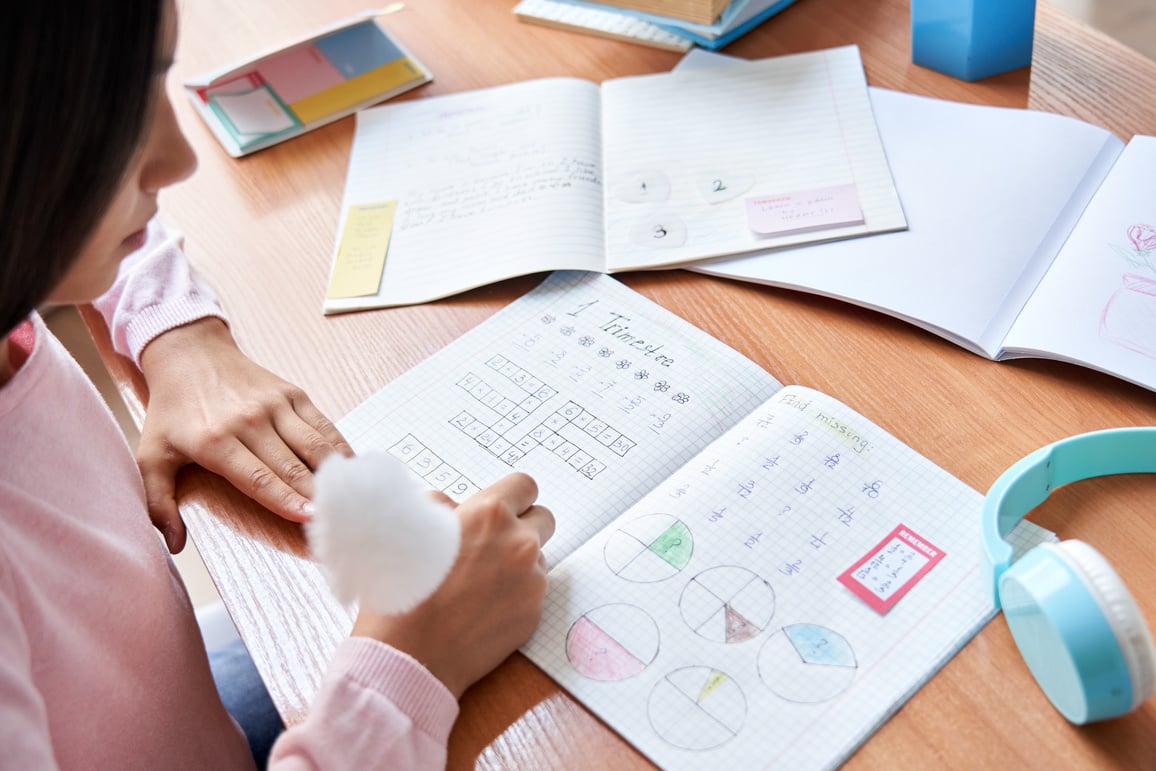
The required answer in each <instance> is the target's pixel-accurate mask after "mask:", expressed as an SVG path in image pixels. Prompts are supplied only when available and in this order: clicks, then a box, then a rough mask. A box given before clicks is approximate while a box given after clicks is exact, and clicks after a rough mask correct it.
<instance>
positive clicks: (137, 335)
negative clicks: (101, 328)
mask: <svg viewBox="0 0 1156 771" xmlns="http://www.w3.org/2000/svg"><path fill="white" fill-rule="evenodd" d="M182 243H183V239H182V238H181V236H180V235H178V234H177V233H175V232H173V231H171V230H169V229H168V228H166V227H165V226H164V225H162V224H161V223H160V221H159V220H158V219H156V218H155V217H154V218H153V220H152V221H151V222H149V225H148V238H147V239H146V241H145V244H144V246H142V247H141V248H140V249H138V250H137V251H135V252H133V253H132V254H131V255H129V256H128V257H127V258H126V259H125V260H124V262H122V263H121V265H120V272H119V273H118V275H117V278H116V282H115V283H114V284H113V285H112V287H111V288H109V290H108V291H107V292H105V293H104V294H103V295H102V296H100V297H98V298H97V299H96V300H95V301H94V302H93V306H94V307H95V308H96V309H97V310H98V311H99V312H100V314H101V315H102V316H103V317H104V320H105V323H106V324H108V329H109V333H110V334H111V336H112V343H113V346H114V347H115V348H116V351H117V353H119V354H121V355H122V356H127V357H129V358H130V359H132V360H133V361H134V362H135V363H136V365H137V366H138V367H139V366H140V355H141V352H142V351H144V349H145V346H147V345H148V344H149V343H150V342H152V340H153V338H155V337H157V336H158V335H160V334H162V333H164V332H167V331H168V330H170V329H173V328H175V327H179V326H182V325H184V324H188V323H190V322H193V321H196V320H198V319H203V318H206V317H208V316H215V317H217V318H220V319H222V320H224V318H225V317H224V314H223V313H222V312H221V307H220V305H219V304H218V303H217V298H216V295H214V294H213V291H212V290H211V289H209V287H208V286H207V285H206V284H205V283H204V281H203V280H202V279H201V278H200V277H199V276H198V275H197V274H196V273H195V272H194V271H193V269H192V267H191V266H190V265H189V263H188V260H186V259H185V255H184V251H183V249H182Z"/></svg>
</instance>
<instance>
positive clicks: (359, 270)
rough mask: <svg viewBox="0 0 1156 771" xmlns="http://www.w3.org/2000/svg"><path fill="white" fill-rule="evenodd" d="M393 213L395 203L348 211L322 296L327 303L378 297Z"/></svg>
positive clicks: (354, 207) (385, 202)
mask: <svg viewBox="0 0 1156 771" xmlns="http://www.w3.org/2000/svg"><path fill="white" fill-rule="evenodd" d="M396 212H397V201H383V202H381V203H363V204H354V205H353V206H350V207H349V211H348V212H347V213H346V215H345V225H344V227H342V229H341V239H340V242H339V244H338V247H337V256H336V257H335V258H334V260H333V273H332V275H330V277H329V291H328V292H326V293H325V296H326V297H327V298H328V299H330V300H338V299H341V298H343V297H364V296H366V295H372V294H377V291H378V289H380V288H381V274H382V271H384V270H385V255H386V252H388V251H389V238H390V234H391V233H392V232H393V217H394V214H395V213H396Z"/></svg>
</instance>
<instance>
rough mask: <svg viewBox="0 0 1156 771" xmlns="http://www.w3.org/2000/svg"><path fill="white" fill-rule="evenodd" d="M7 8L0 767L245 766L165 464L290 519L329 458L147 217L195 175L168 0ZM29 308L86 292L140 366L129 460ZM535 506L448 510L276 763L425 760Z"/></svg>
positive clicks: (493, 645) (483, 500) (537, 567)
mask: <svg viewBox="0 0 1156 771" xmlns="http://www.w3.org/2000/svg"><path fill="white" fill-rule="evenodd" d="M4 5H5V8H4V10H3V11H0V104H3V105H4V109H5V128H4V133H3V135H2V136H0V217H3V226H2V227H0V335H2V337H0V457H2V459H3V460H2V464H0V714H2V716H3V717H2V719H0V747H3V752H2V753H0V767H10V768H20V769H27V768H37V769H46V768H57V767H59V768H73V767H83V768H118V769H121V768H134V767H142V768H181V767H188V768H197V769H206V768H212V769H227V768H247V767H252V766H253V764H254V752H253V751H251V750H250V747H249V746H248V745H247V744H246V738H245V734H244V733H243V732H242V730H240V728H239V727H238V724H237V722H235V721H234V719H233V718H232V717H231V716H230V714H229V713H228V712H227V711H226V708H225V706H224V705H223V704H222V702H221V699H220V697H219V695H218V692H217V690H216V688H215V687H214V684H213V677H212V673H211V672H210V666H209V662H208V658H207V656H206V652H205V650H204V646H203V643H202V642H201V637H200V634H199V631H198V629H197V626H196V622H195V619H194V616H193V613H192V609H191V607H190V604H189V601H188V597H187V594H186V592H185V589H184V586H183V584H182V583H181V581H180V578H179V576H178V574H177V573H176V571H175V568H174V567H173V564H172V561H171V559H170V558H169V556H168V554H167V553H166V551H165V548H164V546H163V545H162V542H161V540H160V539H158V538H157V537H155V534H154V532H153V526H155V528H156V529H157V530H159V531H160V532H161V534H162V535H163V538H164V542H165V543H167V546H168V549H169V550H170V551H173V552H176V551H179V550H180V549H181V548H182V546H183V544H184V540H185V534H184V527H183V525H182V524H181V521H180V517H179V515H178V513H177V505H176V500H175V489H176V486H175V478H176V474H177V471H178V470H179V468H180V467H181V466H182V465H184V464H187V463H199V464H201V465H202V466H205V467H206V468H208V469H210V470H213V471H215V472H217V473H219V474H221V475H222V476H224V477H226V478H227V479H229V480H231V481H232V482H233V483H234V484H235V485H237V487H238V488H239V489H241V490H243V491H244V492H246V493H247V494H249V495H250V496H252V497H253V498H254V499H255V500H257V501H258V502H260V503H262V504H263V505H265V506H267V507H268V508H270V509H271V510H273V511H275V512H276V513H278V514H280V515H281V516H283V517H286V518H288V519H292V520H295V521H304V520H306V519H307V518H308V516H309V507H308V499H309V496H310V494H311V492H312V472H311V469H313V468H315V467H316V466H317V464H318V463H319V462H320V461H321V459H322V458H324V457H325V456H326V455H327V454H329V453H331V452H342V453H346V454H348V453H349V447H348V445H347V444H346V443H345V441H344V439H342V437H341V435H340V434H339V433H338V432H337V431H336V429H335V428H334V427H333V425H332V424H331V423H330V422H329V421H328V420H326V419H325V417H324V416H322V415H321V414H320V413H319V412H318V410H317V409H316V408H315V407H314V406H313V405H312V403H311V402H310V401H309V400H308V398H306V397H305V395H304V394H303V393H302V392H301V391H300V390H299V389H296V388H295V387H293V386H291V385H289V384H287V383H285V382H284V381H282V380H281V379H280V378H277V377H276V376H275V375H273V374H271V373H269V372H268V371H266V370H264V369H262V368H261V367H259V366H258V365H256V364H255V363H253V362H252V361H250V360H249V359H247V358H246V357H245V356H244V355H242V354H241V353H240V351H239V350H238V349H237V346H236V345H235V343H234V342H233V339H232V337H231V335H230V334H229V330H228V327H227V325H226V324H225V323H224V321H223V320H222V316H221V311H220V308H219V307H218V305H217V303H216V301H215V300H214V298H213V297H212V295H211V293H210V292H209V291H208V290H207V288H206V287H205V286H204V285H203V284H201V283H200V281H199V280H198V279H197V277H196V276H195V275H194V274H193V273H192V272H191V271H190V269H189V267H188V265H187V264H186V263H185V261H184V258H183V256H182V254H181V251H180V245H179V241H178V240H177V239H176V238H175V237H174V236H173V235H172V234H171V233H170V232H168V231H166V230H165V229H164V227H163V226H162V225H160V223H159V222H157V220H156V219H155V217H154V215H155V213H156V200H157V193H158V192H159V191H160V190H161V189H162V188H164V187H165V186H167V185H169V184H172V183H175V182H177V181H180V180H181V179H183V178H184V177H186V176H188V175H189V174H190V173H191V172H192V171H193V168H194V166H195V159H194V156H193V154H192V151H191V149H190V147H189V146H188V144H187V143H186V142H185V140H184V138H183V137H182V136H181V133H180V130H179V128H178V127H177V124H176V120H175V116H174V114H173V112H172V107H171V105H170V104H169V101H168V98H167V96H166V93H165V90H164V74H165V72H166V71H167V69H168V66H169V63H170V60H171V58H172V52H173V48H174V45H175V37H176V12H175V8H174V6H173V4H172V2H171V0H118V2H115V3H109V2H107V1H106V0H64V2H63V4H61V3H55V4H44V3H6V4H4ZM45 302H49V303H64V302H68V303H80V302H93V303H94V304H95V305H96V307H97V308H98V309H99V310H100V312H101V313H102V314H103V315H104V317H105V319H106V320H107V322H108V325H109V329H110V330H111V333H112V336H113V340H114V344H115V346H116V348H117V350H118V351H120V352H121V353H123V354H124V355H126V356H129V357H131V358H132V359H133V360H134V361H135V362H136V363H137V364H138V365H139V366H140V368H141V370H142V372H143V373H144V376H145V379H146V381H147V383H148V387H149V407H148V415H147V417H146V420H145V424H144V427H143V429H142V434H141V441H140V449H139V452H138V457H137V459H136V462H134V459H133V458H132V456H131V453H130V452H129V449H128V446H127V444H126V443H125V441H124V438H123V436H121V434H120V432H119V430H118V429H117V426H116V424H115V422H114V421H113V419H112V417H111V414H110V413H109V411H108V409H107V408H106V407H105V405H104V404H103V403H102V402H101V401H100V398H99V396H98V395H97V393H96V391H95V389H94V388H93V387H92V386H91V384H89V383H88V381H87V380H85V379H84V376H83V374H82V373H81V371H80V369H79V367H78V366H77V365H76V363H75V362H73V361H72V360H71V358H70V357H69V356H68V354H67V353H66V352H65V350H64V349H63V347H62V346H61V345H60V343H59V342H58V341H56V340H55V339H54V338H53V337H52V336H51V334H50V333H49V332H48V330H47V329H46V328H45V326H44V324H43V322H42V321H41V320H40V318H39V317H38V316H37V314H36V312H35V310H34V309H35V308H36V307H38V306H39V305H41V304H42V303H45ZM536 497H537V489H536V487H535V485H534V483H533V481H532V480H530V479H529V478H528V477H526V476H524V475H518V474H515V475H511V476H509V477H506V478H505V479H503V480H501V481H499V482H498V483H496V484H495V485H493V486H492V487H490V488H488V489H487V490H485V491H483V492H482V493H479V494H478V495H476V496H474V497H473V498H471V499H470V500H469V501H467V502H465V503H464V504H462V505H461V506H460V507H458V509H457V510H458V513H459V517H460V520H461V524H462V546H461V552H460V553H459V556H458V561H457V563H456V564H455V566H454V568H453V570H452V571H451V573H450V575H449V576H448V577H447V579H446V581H445V582H444V583H443V584H442V586H441V587H440V588H439V589H438V591H437V592H436V593H435V594H434V595H433V596H432V597H431V598H430V599H429V600H427V601H426V602H425V603H423V604H422V605H421V606H419V607H418V608H416V609H415V610H413V611H411V612H410V613H407V614H404V615H400V616H392V617H385V616H375V615H372V614H369V613H362V614H361V615H359V617H358V619H357V621H356V623H355V625H354V628H353V634H352V636H351V637H350V638H349V639H348V640H346V641H344V642H342V644H341V645H340V646H339V648H338V650H337V653H336V656H335V658H334V661H333V662H332V664H331V666H330V668H329V670H328V672H327V674H326V677H325V681H324V684H323V686H322V689H321V691H320V693H319V694H318V697H317V699H316V702H315V704H314V707H313V710H312V712H311V714H310V716H309V718H308V719H307V720H306V721H305V722H304V723H302V724H301V725H298V726H295V727H293V728H291V729H289V730H288V731H286V732H285V733H284V734H283V735H282V736H281V738H280V739H279V740H278V742H277V744H276V745H275V747H274V748H273V753H272V757H271V759H270V764H271V765H272V766H274V767H278V768H281V767H285V768H308V767H319V766H320V767H327V768H333V767H342V768H371V767H381V766H390V767H396V768H417V767H440V766H442V765H444V762H445V746H446V740H447V737H448V734H449V730H450V727H451V726H452V724H453V721H454V719H455V717H456V714H457V698H458V697H460V696H461V694H462V692H463V691H464V690H465V689H466V688H467V687H469V685H470V684H471V683H473V682H474V681H476V680H477V679H479V678H480V677H481V676H483V675H484V674H485V673H487V672H488V671H489V670H490V669H492V668H493V667H494V666H496V665H497V664H498V663H500V662H501V661H502V660H503V659H504V658H505V657H506V656H507V655H508V654H509V653H510V652H512V651H513V650H515V649H516V648H517V646H518V645H520V644H521V643H522V642H524V641H525V639H526V638H527V637H528V636H529V634H530V633H531V632H532V630H533V628H534V626H535V625H536V624H537V621H538V618H539V615H540V612H541V602H542V597H543V595H544V592H545V572H544V567H543V561H542V559H541V551H540V549H541V545H542V543H543V542H544V541H545V540H546V539H547V538H549V537H550V535H551V533H552V532H553V517H552V515H551V514H550V512H549V511H548V510H546V509H544V508H543V507H541V506H537V505H535V504H534V501H535V498H536ZM150 520H151V525H150ZM237 717H239V718H240V720H241V722H242V723H244V722H246V721H247V719H248V716H246V715H238V716H237ZM256 754H257V755H260V753H256ZM256 760H257V762H259V763H260V762H263V761H264V758H263V757H257V758H256Z"/></svg>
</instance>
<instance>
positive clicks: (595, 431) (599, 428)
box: [582, 418, 609, 436]
mask: <svg viewBox="0 0 1156 771" xmlns="http://www.w3.org/2000/svg"><path fill="white" fill-rule="evenodd" d="M608 427H609V424H608V423H607V422H606V421H605V420H599V419H598V418H595V419H594V420H592V421H590V422H589V423H587V424H586V427H585V428H583V429H582V430H583V431H585V432H586V433H588V434H590V436H598V435H599V434H601V433H602V432H603V431H605V430H606V429H607V428H608Z"/></svg>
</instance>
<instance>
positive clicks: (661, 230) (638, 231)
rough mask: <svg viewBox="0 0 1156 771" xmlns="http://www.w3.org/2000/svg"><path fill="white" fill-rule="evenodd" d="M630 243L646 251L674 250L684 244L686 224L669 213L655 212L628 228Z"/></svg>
mask: <svg viewBox="0 0 1156 771" xmlns="http://www.w3.org/2000/svg"><path fill="white" fill-rule="evenodd" d="M630 241H631V243H633V244H635V245H637V246H643V247H646V248H648V249H676V248H678V247H680V246H682V245H683V244H685V243H686V223H684V222H683V221H682V220H681V219H679V218H678V216H677V215H675V214H671V213H670V212H656V213H654V214H652V215H649V216H647V217H646V218H645V219H640V220H638V221H637V222H635V223H634V224H633V225H632V226H631V227H630Z"/></svg>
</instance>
